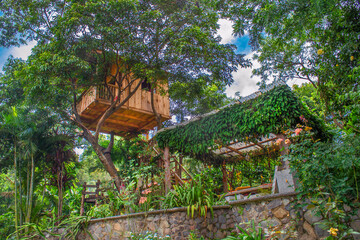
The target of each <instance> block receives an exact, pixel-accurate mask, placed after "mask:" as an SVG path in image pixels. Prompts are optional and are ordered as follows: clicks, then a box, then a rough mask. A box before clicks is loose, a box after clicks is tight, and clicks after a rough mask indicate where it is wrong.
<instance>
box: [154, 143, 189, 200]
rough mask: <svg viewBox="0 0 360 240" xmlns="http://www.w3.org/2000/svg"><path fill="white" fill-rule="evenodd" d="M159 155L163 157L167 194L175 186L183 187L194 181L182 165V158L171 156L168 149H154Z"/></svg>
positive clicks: (162, 164)
mask: <svg viewBox="0 0 360 240" xmlns="http://www.w3.org/2000/svg"><path fill="white" fill-rule="evenodd" d="M153 149H154V151H155V152H156V153H157V154H160V152H161V154H162V155H163V158H162V159H161V160H162V162H161V167H162V168H163V169H164V170H165V192H166V193H168V191H169V190H170V189H171V188H172V187H173V186H174V185H178V186H179V185H180V186H183V185H184V184H185V182H187V181H193V177H192V176H191V174H190V173H189V172H188V171H187V170H186V169H185V168H184V166H183V165H182V156H176V155H170V151H169V149H168V148H165V149H164V151H163V152H162V151H161V150H158V149H156V148H155V147H154V148H153Z"/></svg>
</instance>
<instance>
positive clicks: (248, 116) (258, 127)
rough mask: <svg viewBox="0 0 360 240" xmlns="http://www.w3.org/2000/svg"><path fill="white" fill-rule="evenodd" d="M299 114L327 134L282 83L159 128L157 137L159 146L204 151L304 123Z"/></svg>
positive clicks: (321, 134) (321, 135) (195, 152)
mask: <svg viewBox="0 0 360 240" xmlns="http://www.w3.org/2000/svg"><path fill="white" fill-rule="evenodd" d="M300 116H304V117H305V119H306V120H307V121H308V125H309V126H311V127H312V128H313V129H314V131H315V133H316V135H317V136H318V137H319V138H325V137H326V130H325V125H324V124H323V123H322V122H321V121H320V120H319V119H318V118H317V117H315V116H313V115H312V114H311V113H310V111H309V110H308V109H307V108H306V107H305V105H303V104H302V102H301V101H300V100H299V99H298V98H297V97H296V96H295V95H294V94H293V92H292V91H291V90H290V88H289V87H288V86H285V85H281V86H277V87H274V88H273V89H271V90H269V91H267V92H265V93H263V94H261V95H260V96H258V97H256V98H254V99H251V100H248V101H245V102H243V103H235V104H232V105H230V106H228V107H225V108H223V109H221V110H219V111H218V112H217V113H216V114H212V115H207V116H205V117H203V118H200V119H199V120H197V121H191V122H189V123H188V124H186V125H180V126H177V127H175V128H172V129H165V130H164V131H160V132H159V133H158V134H157V135H156V140H157V141H158V144H159V146H160V147H165V146H168V147H169V148H170V150H172V151H180V152H182V153H185V154H189V155H201V154H207V153H209V152H210V151H211V150H212V149H214V148H215V147H217V146H221V145H226V144H229V143H230V142H231V141H234V140H237V141H244V142H247V141H251V139H256V138H257V137H259V136H267V135H269V134H270V133H274V134H278V133H282V132H283V131H284V130H287V129H289V128H294V127H296V125H297V124H298V123H301V120H300Z"/></svg>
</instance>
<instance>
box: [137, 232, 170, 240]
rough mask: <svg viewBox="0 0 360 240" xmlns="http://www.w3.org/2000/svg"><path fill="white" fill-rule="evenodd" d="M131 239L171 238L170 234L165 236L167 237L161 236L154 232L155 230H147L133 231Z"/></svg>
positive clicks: (152, 239)
mask: <svg viewBox="0 0 360 240" xmlns="http://www.w3.org/2000/svg"><path fill="white" fill-rule="evenodd" d="M130 239H132V240H146V239H149V240H155V239H166V240H170V239H171V238H170V237H169V236H165V237H161V236H158V234H157V233H153V232H148V231H147V232H145V233H131V234H130Z"/></svg>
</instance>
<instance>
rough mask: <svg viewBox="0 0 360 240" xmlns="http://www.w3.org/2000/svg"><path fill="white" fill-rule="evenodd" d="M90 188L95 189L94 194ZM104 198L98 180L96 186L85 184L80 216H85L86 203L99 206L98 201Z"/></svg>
mask: <svg viewBox="0 0 360 240" xmlns="http://www.w3.org/2000/svg"><path fill="white" fill-rule="evenodd" d="M88 188H95V191H94V192H92V191H90V190H88ZM103 198H104V193H103V192H102V191H101V189H100V180H97V182H96V184H95V185H91V184H86V182H84V183H83V190H82V192H81V208H80V216H82V215H84V212H85V209H84V206H85V203H91V204H95V205H97V204H98V201H99V200H101V199H103Z"/></svg>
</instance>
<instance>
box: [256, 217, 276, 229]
mask: <svg viewBox="0 0 360 240" xmlns="http://www.w3.org/2000/svg"><path fill="white" fill-rule="evenodd" d="M280 225H281V222H280V221H279V220H278V219H277V218H272V219H268V220H264V221H262V222H260V226H261V227H262V228H268V227H277V226H280Z"/></svg>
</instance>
